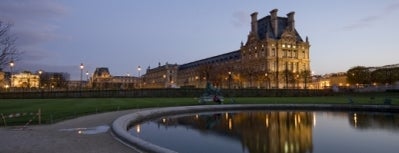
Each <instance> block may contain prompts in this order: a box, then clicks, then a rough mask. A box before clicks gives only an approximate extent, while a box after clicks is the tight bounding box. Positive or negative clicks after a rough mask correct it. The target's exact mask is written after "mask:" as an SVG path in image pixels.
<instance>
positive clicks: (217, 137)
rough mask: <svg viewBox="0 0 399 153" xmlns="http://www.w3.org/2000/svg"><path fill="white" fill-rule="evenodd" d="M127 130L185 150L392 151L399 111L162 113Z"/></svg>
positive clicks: (233, 152)
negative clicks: (389, 112)
mask: <svg viewBox="0 0 399 153" xmlns="http://www.w3.org/2000/svg"><path fill="white" fill-rule="evenodd" d="M129 132H130V133H131V135H133V136H137V137H140V138H141V139H144V140H146V141H149V142H151V143H154V144H156V145H159V146H162V147H165V148H169V149H172V150H175V151H177V152H190V153H204V152H206V153H220V152H229V153H337V152H341V153H344V152H348V153H349V152H350V153H380V152H384V153H397V152H398V150H399V145H398V142H399V115H397V114H384V113H361V112H349V113H348V112H297V111H266V112H259V111H256V112H254V111H252V112H248V111H246V112H222V113H203V114H191V115H180V116H171V117H163V118H159V119H156V120H153V121H149V122H145V123H142V124H139V125H136V126H133V127H132V128H131V129H130V130H129Z"/></svg>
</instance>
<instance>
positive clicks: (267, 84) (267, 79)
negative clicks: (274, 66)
mask: <svg viewBox="0 0 399 153" xmlns="http://www.w3.org/2000/svg"><path fill="white" fill-rule="evenodd" d="M267 75H268V74H267V72H266V73H265V78H266V87H265V88H266V89H268V88H269V78H268V77H267Z"/></svg>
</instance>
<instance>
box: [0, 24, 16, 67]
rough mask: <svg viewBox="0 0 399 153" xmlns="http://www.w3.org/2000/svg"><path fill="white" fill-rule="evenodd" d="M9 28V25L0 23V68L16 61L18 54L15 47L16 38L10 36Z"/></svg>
mask: <svg viewBox="0 0 399 153" xmlns="http://www.w3.org/2000/svg"><path fill="white" fill-rule="evenodd" d="M11 27H12V25H11V24H9V23H4V22H2V21H0V68H3V67H5V66H7V65H8V64H9V62H10V61H11V60H14V61H15V60H18V55H19V52H18V50H17V47H16V46H15V41H16V38H15V37H14V36H12V35H11V34H10V29H11Z"/></svg>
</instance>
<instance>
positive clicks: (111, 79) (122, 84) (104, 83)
mask: <svg viewBox="0 0 399 153" xmlns="http://www.w3.org/2000/svg"><path fill="white" fill-rule="evenodd" d="M138 82H139V81H138V78H137V77H133V76H112V75H111V74H110V72H109V70H108V68H106V67H100V68H96V70H95V71H94V73H93V75H92V77H91V78H90V79H89V80H88V84H87V87H88V88H94V89H132V88H138Z"/></svg>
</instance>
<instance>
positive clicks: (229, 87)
mask: <svg viewBox="0 0 399 153" xmlns="http://www.w3.org/2000/svg"><path fill="white" fill-rule="evenodd" d="M228 73H229V89H231V71H229V72H228Z"/></svg>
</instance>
